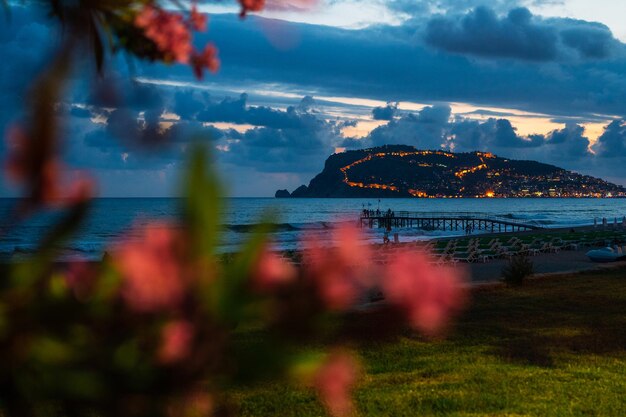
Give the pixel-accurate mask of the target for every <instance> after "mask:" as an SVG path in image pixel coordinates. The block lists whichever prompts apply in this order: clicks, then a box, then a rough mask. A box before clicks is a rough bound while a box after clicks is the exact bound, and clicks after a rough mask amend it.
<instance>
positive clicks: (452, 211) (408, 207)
mask: <svg viewBox="0 0 626 417" xmlns="http://www.w3.org/2000/svg"><path fill="white" fill-rule="evenodd" d="M14 205H15V201H14V200H11V199H3V200H0V219H1V221H2V222H3V223H0V259H2V260H7V259H20V258H24V257H28V256H29V255H30V254H32V253H33V252H34V251H35V250H36V249H37V247H38V246H39V245H40V242H41V241H42V239H43V238H44V237H45V236H46V234H47V233H48V232H49V230H50V228H51V226H52V225H53V224H54V223H55V221H57V220H58V219H59V216H61V215H62V213H61V212H59V211H47V212H41V213H37V214H35V215H32V216H30V217H28V218H27V219H25V220H22V221H20V222H19V223H13V224H8V220H7V219H9V218H10V213H11V211H12V209H13V207H14ZM180 207H181V201H180V200H179V199H174V198H119V199H118V198H101V199H97V200H94V202H93V204H92V207H91V210H90V211H89V214H88V216H87V218H86V219H85V221H84V222H83V223H82V224H81V225H80V227H79V228H78V230H76V232H75V234H74V235H73V236H72V237H71V238H70V239H69V240H67V241H66V242H65V243H64V244H63V245H62V247H61V249H60V258H61V259H86V260H96V259H100V258H101V257H102V256H103V254H104V253H105V251H107V250H108V249H110V248H112V247H114V246H115V245H116V243H117V242H119V241H120V240H121V239H129V238H130V239H133V238H136V236H133V234H132V232H131V230H132V228H133V226H136V225H141V224H146V223H149V222H154V221H158V222H169V221H174V220H175V219H176V216H177V215H178V213H179V212H180ZM364 209H367V210H377V209H380V210H381V211H384V212H386V211H387V210H392V211H394V212H396V213H399V212H401V211H409V212H414V213H420V214H421V215H423V216H424V217H428V216H438V215H441V216H448V215H450V216H452V215H475V216H490V217H493V216H497V217H504V218H508V219H511V220H514V221H520V222H524V223H528V224H534V225H538V226H542V227H547V228H559V227H573V226H582V225H590V224H593V223H594V219H596V221H598V222H601V221H602V220H601V219H602V218H606V219H608V222H609V223H613V222H615V221H616V220H617V221H618V222H619V223H621V222H622V219H623V218H624V216H626V199H549V198H542V199H532V198H522V199H511V198H509V199H440V200H439V199H380V200H378V199H274V198H231V199H227V200H225V201H224V204H223V210H222V224H223V228H222V232H221V238H220V244H219V247H218V248H217V250H218V251H219V252H235V251H237V249H238V248H239V247H240V245H242V243H244V242H245V241H246V240H247V239H249V238H250V236H251V231H252V230H253V228H254V225H256V224H259V222H260V221H261V220H262V219H263V218H264V217H266V216H268V215H269V216H271V217H270V218H271V219H272V222H273V223H274V225H275V227H274V232H272V233H271V235H270V239H271V241H272V244H273V245H274V248H276V249H277V250H287V249H297V248H299V247H300V246H299V245H300V241H301V238H302V237H303V235H305V234H312V235H317V237H318V238H319V239H321V240H322V241H324V242H327V243H328V244H331V242H332V240H331V236H332V233H331V231H332V229H333V228H334V227H336V226H337V225H338V224H340V223H341V222H358V218H359V215H360V214H361V212H362V211H363V210H364ZM383 233H384V230H383V229H378V228H374V229H369V228H364V236H363V243H364V244H366V243H373V242H378V243H381V242H382V238H383ZM395 233H398V238H399V240H400V242H411V241H416V240H429V239H434V238H440V237H447V236H456V235H464V233H465V232H464V231H463V230H461V231H441V230H420V229H418V228H410V229H409V228H402V229H397V230H393V231H392V234H395Z"/></svg>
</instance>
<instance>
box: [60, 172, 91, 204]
mask: <svg viewBox="0 0 626 417" xmlns="http://www.w3.org/2000/svg"><path fill="white" fill-rule="evenodd" d="M95 188H96V187H95V183H94V181H93V180H92V179H91V178H89V177H86V176H81V177H79V178H78V179H76V180H74V181H73V182H72V183H71V184H70V185H69V188H68V192H67V196H66V199H67V200H68V202H69V203H70V204H80V203H83V202H85V201H87V200H91V199H92V198H93V196H94V193H95Z"/></svg>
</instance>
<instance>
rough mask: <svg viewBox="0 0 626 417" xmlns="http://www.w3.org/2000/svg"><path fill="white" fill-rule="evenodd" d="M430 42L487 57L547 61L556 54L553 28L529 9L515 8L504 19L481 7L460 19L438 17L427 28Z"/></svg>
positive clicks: (439, 46)
mask: <svg viewBox="0 0 626 417" xmlns="http://www.w3.org/2000/svg"><path fill="white" fill-rule="evenodd" d="M425 39H426V42H427V43H428V44H430V45H432V46H434V47H436V48H439V49H443V50H445V51H448V52H455V53H462V54H471V55H477V56H484V57H504V58H519V59H524V60H530V61H547V60H552V59H554V58H555V57H556V54H557V49H556V41H557V35H556V33H555V31H554V29H553V28H551V27H549V26H547V25H545V24H538V23H535V22H533V21H532V14H531V13H530V11H529V10H528V9H525V8H518V9H513V10H511V11H510V12H509V14H508V15H507V16H506V17H504V18H502V19H500V18H498V16H497V15H496V13H495V12H494V11H493V10H492V9H489V8H487V7H478V8H476V9H474V10H473V11H471V12H470V13H468V14H467V15H465V16H463V17H461V18H460V19H455V18H447V17H436V18H434V19H432V20H431V21H430V22H429V23H428V26H427V28H426V34H425Z"/></svg>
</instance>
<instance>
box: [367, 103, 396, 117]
mask: <svg viewBox="0 0 626 417" xmlns="http://www.w3.org/2000/svg"><path fill="white" fill-rule="evenodd" d="M397 111H398V103H393V102H390V103H387V105H386V106H384V107H374V108H373V109H372V117H373V118H374V120H392V119H393V117H394V116H395V115H396V112H397Z"/></svg>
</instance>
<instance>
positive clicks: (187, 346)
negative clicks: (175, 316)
mask: <svg viewBox="0 0 626 417" xmlns="http://www.w3.org/2000/svg"><path fill="white" fill-rule="evenodd" d="M194 333H195V331H194V327H193V325H192V324H191V323H189V322H188V321H186V320H176V321H171V322H169V323H167V324H166V325H165V327H163V330H162V331H161V347H160V348H159V353H158V358H159V362H160V363H162V364H164V365H171V364H174V363H176V362H180V361H182V360H184V359H185V358H186V357H187V356H188V355H189V353H190V352H191V343H192V341H193V337H194Z"/></svg>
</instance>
